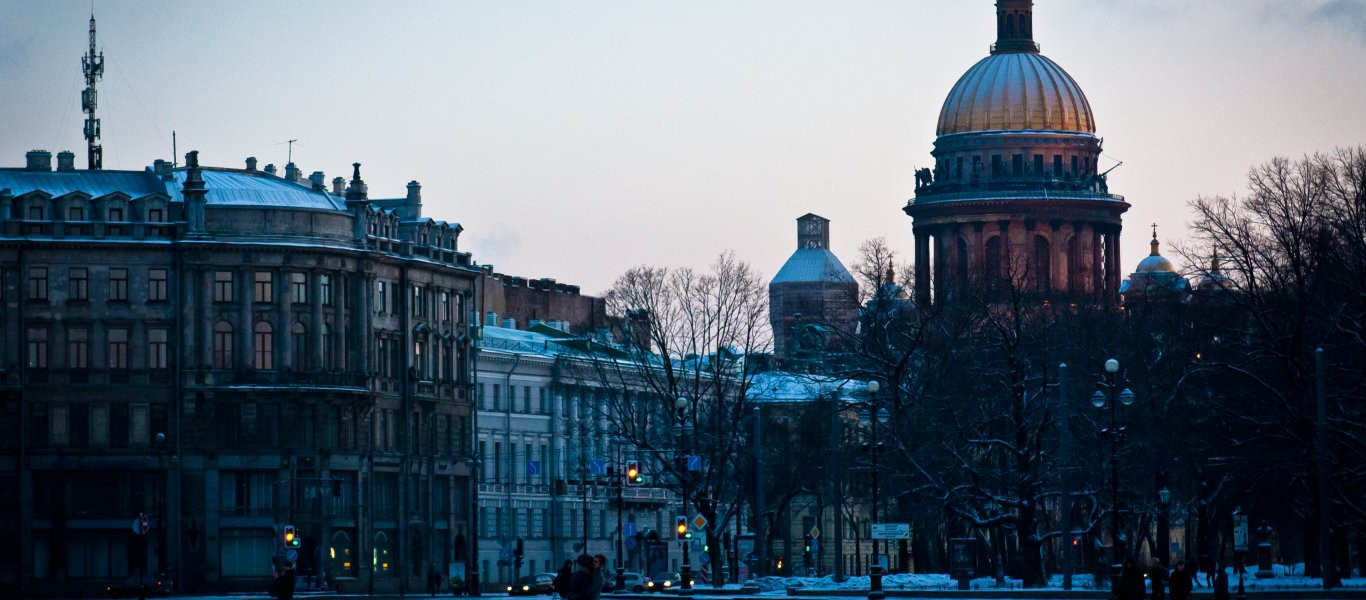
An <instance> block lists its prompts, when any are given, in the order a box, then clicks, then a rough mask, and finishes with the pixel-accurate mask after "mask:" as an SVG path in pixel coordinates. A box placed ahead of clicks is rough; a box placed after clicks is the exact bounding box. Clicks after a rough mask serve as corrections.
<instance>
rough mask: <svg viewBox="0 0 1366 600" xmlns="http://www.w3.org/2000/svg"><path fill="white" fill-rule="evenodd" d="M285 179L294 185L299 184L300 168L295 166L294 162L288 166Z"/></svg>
mask: <svg viewBox="0 0 1366 600" xmlns="http://www.w3.org/2000/svg"><path fill="white" fill-rule="evenodd" d="M285 179H288V180H289V181H290V182H292V183H299V167H296V166H294V163H292V162H291V163H288V164H286V165H285Z"/></svg>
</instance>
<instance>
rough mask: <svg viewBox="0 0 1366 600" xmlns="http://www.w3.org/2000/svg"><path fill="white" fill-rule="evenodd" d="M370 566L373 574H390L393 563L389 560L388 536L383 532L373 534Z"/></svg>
mask: <svg viewBox="0 0 1366 600" xmlns="http://www.w3.org/2000/svg"><path fill="white" fill-rule="evenodd" d="M370 552H371V553H372V554H371V556H370V565H371V568H372V569H373V570H374V572H375V573H392V572H393V564H392V563H393V561H392V560H391V559H390V556H389V552H390V547H389V536H388V535H387V534H385V533H384V532H383V531H376V532H375V543H374V544H373V545H372V546H371V549H370Z"/></svg>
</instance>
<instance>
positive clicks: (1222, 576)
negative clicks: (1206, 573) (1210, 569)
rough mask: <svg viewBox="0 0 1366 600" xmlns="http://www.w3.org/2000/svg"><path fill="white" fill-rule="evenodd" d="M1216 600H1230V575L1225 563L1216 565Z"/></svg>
mask: <svg viewBox="0 0 1366 600" xmlns="http://www.w3.org/2000/svg"><path fill="white" fill-rule="evenodd" d="M1214 600H1228V573H1226V572H1224V563H1219V562H1216V563H1214Z"/></svg>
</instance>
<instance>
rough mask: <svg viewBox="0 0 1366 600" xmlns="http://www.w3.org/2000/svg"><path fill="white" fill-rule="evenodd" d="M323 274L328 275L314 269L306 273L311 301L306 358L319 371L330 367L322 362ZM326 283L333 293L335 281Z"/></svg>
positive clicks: (323, 341)
mask: <svg viewBox="0 0 1366 600" xmlns="http://www.w3.org/2000/svg"><path fill="white" fill-rule="evenodd" d="M325 274H327V275H329V276H330V274H328V273H326V272H325V271H319V270H316V269H315V270H313V271H312V272H310V273H309V274H308V297H309V299H310V300H312V301H313V304H312V312H311V314H310V315H309V319H308V320H309V323H308V327H309V329H308V332H307V334H306V335H308V340H309V342H308V343H309V348H308V360H309V362H311V363H312V366H313V368H314V369H316V370H319V371H326V370H327V369H329V368H330V367H331V365H326V364H323V344H324V343H326V341H325V340H323V275H325ZM328 283H329V285H330V287H331V291H332V292H334V295H335V291H336V289H337V287H336V282H335V281H329V282H328Z"/></svg>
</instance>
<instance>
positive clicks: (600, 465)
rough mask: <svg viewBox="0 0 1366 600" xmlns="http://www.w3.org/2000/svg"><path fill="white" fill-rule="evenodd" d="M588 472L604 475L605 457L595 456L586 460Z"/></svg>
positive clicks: (605, 469) (605, 470)
mask: <svg viewBox="0 0 1366 600" xmlns="http://www.w3.org/2000/svg"><path fill="white" fill-rule="evenodd" d="M588 472H589V473H592V474H594V475H606V474H607V459H604V458H595V459H592V460H590V461H588Z"/></svg>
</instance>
